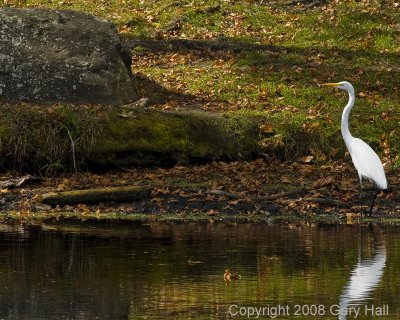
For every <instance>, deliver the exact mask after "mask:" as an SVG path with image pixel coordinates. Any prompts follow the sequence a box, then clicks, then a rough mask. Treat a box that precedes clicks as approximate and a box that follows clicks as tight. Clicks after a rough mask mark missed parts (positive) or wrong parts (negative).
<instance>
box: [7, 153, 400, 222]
mask: <svg viewBox="0 0 400 320" xmlns="http://www.w3.org/2000/svg"><path fill="white" fill-rule="evenodd" d="M17 176H18V174H11V173H9V174H7V175H3V176H2V177H1V178H0V181H3V182H4V181H7V180H9V179H11V178H12V177H17ZM397 176H399V175H398V174H396V171H391V172H389V173H388V180H389V186H390V188H391V191H390V192H389V193H388V194H383V193H382V194H379V196H378V199H377V203H376V207H375V210H374V212H373V215H372V217H371V218H370V219H366V218H364V220H363V221H370V220H371V221H387V222H388V223H396V222H397V220H399V221H400V204H399V202H398V201H397V198H398V193H399V192H398V179H397ZM130 185H138V186H146V187H150V188H151V195H150V196H149V197H148V198H146V199H142V200H139V201H132V202H129V203H127V202H125V203H118V202H108V203H99V204H94V205H93V204H92V205H86V204H76V205H65V206H49V205H46V204H43V203H42V202H41V198H42V196H43V195H44V194H46V193H49V192H54V191H68V190H80V189H86V188H102V187H116V186H130ZM210 191H214V192H210ZM215 191H216V192H215ZM373 192H374V191H373V189H372V188H369V189H368V188H366V189H365V190H364V191H363V195H362V197H360V194H359V182H358V179H357V174H356V172H355V171H354V169H353V167H352V166H351V163H349V162H348V161H340V162H331V163H328V164H324V165H318V164H312V163H307V164H306V163H302V162H291V163H286V162H279V161H275V160H267V159H258V160H254V161H251V162H244V161H240V162H230V163H227V162H212V163H209V164H205V165H201V166H175V167H173V168H170V169H165V168H129V169H121V170H118V171H114V172H108V173H101V174H94V173H81V174H76V175H63V176H58V177H55V178H51V177H44V178H42V179H41V180H33V181H32V183H27V184H26V185H23V186H22V187H3V188H2V189H1V193H2V196H1V202H0V212H2V214H1V217H0V218H1V220H2V221H5V222H7V221H8V222H10V221H25V222H26V221H36V222H37V221H45V220H54V221H57V220H63V219H77V220H88V219H94V220H104V221H138V220H140V221H152V220H160V221H163V220H165V221H179V220H180V221H188V220H199V221H200V220H226V221H229V220H232V221H255V222H260V221H261V222H268V223H273V222H285V221H301V220H303V221H308V222H315V221H332V222H335V223H340V222H344V223H358V222H359V221H361V220H360V218H361V213H364V214H366V213H367V212H368V206H369V204H370V201H371V199H372V198H371V196H372V193H373Z"/></svg>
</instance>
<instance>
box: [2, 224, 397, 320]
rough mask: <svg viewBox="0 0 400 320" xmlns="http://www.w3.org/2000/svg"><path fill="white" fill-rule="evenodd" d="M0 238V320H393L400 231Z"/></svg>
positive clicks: (238, 230)
mask: <svg viewBox="0 0 400 320" xmlns="http://www.w3.org/2000/svg"><path fill="white" fill-rule="evenodd" d="M0 239H1V241H0V244H1V245H0V319H32V320H34V319H248V318H249V319H371V318H372V317H373V316H375V317H377V318H381V319H399V318H400V299H399V295H400V228H399V227H391V226H379V225H368V226H353V225H321V224H315V225H314V224H311V225H303V224H299V225H296V224H293V225H280V226H269V225H267V224H262V223H258V224H255V223H233V222H228V223H223V222H215V221H214V222H213V221H210V222H187V223H184V222H179V223H178V222H176V223H171V222H151V223H136V222H135V223H108V224H107V223H99V222H57V223H55V224H52V223H43V224H41V225H39V226H29V227H23V226H20V225H16V226H9V225H2V226H1V227H0ZM226 269H230V273H231V278H234V277H235V276H234V274H235V272H238V273H239V274H240V276H241V277H240V279H238V280H236V279H230V280H229V279H228V278H229V277H228V276H227V275H228V273H225V270H226ZM224 275H225V277H224ZM224 278H225V279H224Z"/></svg>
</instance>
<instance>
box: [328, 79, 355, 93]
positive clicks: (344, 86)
mask: <svg viewBox="0 0 400 320" xmlns="http://www.w3.org/2000/svg"><path fill="white" fill-rule="evenodd" d="M322 85H323V86H327V87H336V88H339V89H342V90H346V91H348V92H354V88H353V85H352V84H351V83H350V82H347V81H341V82H336V83H323V84H322Z"/></svg>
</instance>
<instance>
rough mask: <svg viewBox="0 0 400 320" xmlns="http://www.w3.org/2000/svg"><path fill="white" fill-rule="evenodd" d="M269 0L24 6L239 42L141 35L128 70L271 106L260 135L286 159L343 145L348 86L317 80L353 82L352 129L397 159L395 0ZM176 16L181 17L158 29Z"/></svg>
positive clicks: (234, 103) (398, 28)
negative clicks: (188, 44) (214, 46)
mask: <svg viewBox="0 0 400 320" xmlns="http://www.w3.org/2000/svg"><path fill="white" fill-rule="evenodd" d="M268 3H269V2H268V1H267V2H266V1H256V0H247V1H246V0H243V1H216V0H203V1H189V0H188V1H174V0H157V1H156V0H148V1H139V0H132V1H116V0H114V1H111V0H110V1H88V0H80V1H62V2H60V1H48V0H33V1H27V2H26V4H25V6H30V7H50V8H57V9H60V8H62V9H74V10H80V11H85V12H88V13H92V14H95V15H98V16H102V17H105V18H107V19H111V20H112V21H114V23H115V24H116V25H117V27H118V28H119V30H120V32H121V35H122V36H124V37H125V38H138V37H139V38H142V39H152V40H154V41H158V42H166V41H168V40H171V39H188V40H193V41H194V40H202V41H209V42H210V43H216V42H220V41H222V42H223V43H226V44H229V45H232V46H236V47H237V48H239V49H238V50H231V49H229V48H228V49H226V50H219V51H215V50H211V49H210V50H208V51H207V50H203V51H201V50H195V49H185V48H172V49H171V50H169V51H168V50H167V51H157V50H151V49H148V48H146V47H145V46H143V45H142V46H138V47H136V49H135V50H133V54H134V56H135V55H137V56H138V58H137V59H136V61H137V63H136V64H134V65H133V71H134V72H140V73H141V74H144V75H146V76H147V77H149V78H151V79H152V80H154V81H156V82H158V83H160V84H161V85H162V86H164V87H165V88H167V89H169V90H174V91H179V92H181V93H184V94H188V95H193V96H196V97H198V98H199V99H200V100H201V101H203V102H204V101H205V102H210V101H212V102H213V104H212V105H213V108H214V109H215V108H217V109H218V110H224V111H226V110H233V111H237V110H248V111H252V110H254V111H255V112H263V113H266V114H268V115H269V122H270V124H271V125H272V127H273V128H274V129H275V131H274V132H275V133H274V135H273V136H268V137H267V140H264V145H265V146H266V147H267V148H269V149H268V151H269V152H272V153H274V154H277V155H281V156H283V157H285V158H288V159H295V158H296V157H298V156H301V155H304V154H310V153H313V152H317V153H318V152H322V153H323V154H325V155H329V153H330V151H331V150H332V149H333V148H341V149H342V150H344V145H343V143H342V141H341V139H340V134H339V128H340V114H341V111H342V108H343V106H344V105H345V103H346V96H345V95H344V94H343V93H342V92H340V93H339V92H336V91H333V90H330V89H326V88H320V87H319V86H318V85H317V83H323V82H331V81H340V80H348V81H350V82H353V84H354V85H355V87H356V91H357V93H358V94H359V96H358V98H357V101H356V106H355V109H354V110H353V112H352V115H351V118H350V127H351V130H352V133H353V134H354V135H355V136H359V137H361V138H363V139H364V140H366V141H367V142H368V143H370V144H371V145H372V146H373V147H374V148H375V149H377V151H378V152H379V153H380V154H381V155H384V156H385V157H386V158H390V159H391V160H392V163H394V164H395V165H398V164H399V163H400V162H399V161H400V160H399V159H398V157H397V154H398V153H399V151H400V135H399V134H397V132H398V124H399V120H400V118H399V114H398V111H397V110H398V101H400V91H399V89H400V77H399V72H400V61H399V59H398V54H399V51H400V23H399V21H400V19H399V18H400V12H399V10H398V8H395V1H386V2H385V4H378V3H377V2H376V1H372V0H371V1H369V0H364V1H340V2H339V3H334V2H330V4H328V5H326V6H323V7H316V8H314V9H308V10H305V9H304V8H302V7H296V6H289V5H287V3H288V1H275V2H274V5H268ZM177 19H178V20H179V21H180V22H179V26H178V27H177V28H176V29H174V30H171V31H165V30H167V28H168V26H169V25H170V24H171V23H174V21H176V20H177ZM156 35H158V38H157V36H156ZM160 37H161V38H160ZM254 45H258V46H259V47H254ZM216 105H217V107H216ZM203 107H204V108H207V106H203ZM316 150H317V151H316ZM339 154H340V153H339ZM325 158H329V157H325Z"/></svg>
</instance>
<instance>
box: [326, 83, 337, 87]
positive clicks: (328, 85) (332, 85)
mask: <svg viewBox="0 0 400 320" xmlns="http://www.w3.org/2000/svg"><path fill="white" fill-rule="evenodd" d="M339 85H340V84H339V83H323V84H321V86H325V87H337V86H339Z"/></svg>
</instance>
